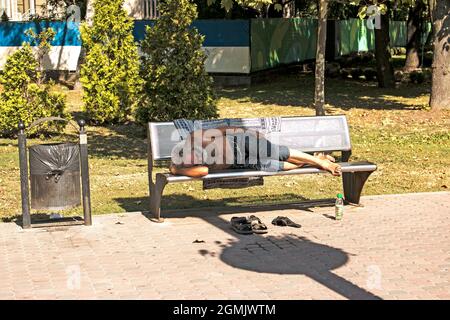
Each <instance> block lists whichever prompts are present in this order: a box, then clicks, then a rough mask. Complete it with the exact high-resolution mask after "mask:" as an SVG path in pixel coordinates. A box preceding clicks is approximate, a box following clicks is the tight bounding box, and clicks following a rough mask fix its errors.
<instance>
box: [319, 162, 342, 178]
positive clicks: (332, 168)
mask: <svg viewBox="0 0 450 320" xmlns="http://www.w3.org/2000/svg"><path fill="white" fill-rule="evenodd" d="M323 168H324V169H325V170H327V171H329V172H330V173H331V174H332V175H333V176H336V177H339V176H340V175H341V174H342V167H341V166H340V165H338V164H337V163H334V162H331V161H329V160H324V165H323Z"/></svg>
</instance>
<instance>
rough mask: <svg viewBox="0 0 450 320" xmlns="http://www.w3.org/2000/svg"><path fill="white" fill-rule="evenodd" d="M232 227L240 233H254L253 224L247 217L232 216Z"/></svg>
mask: <svg viewBox="0 0 450 320" xmlns="http://www.w3.org/2000/svg"><path fill="white" fill-rule="evenodd" d="M231 228H232V229H233V230H234V231H236V232H237V233H239V234H252V233H253V230H252V225H251V223H250V221H249V220H247V218H246V217H233V218H231Z"/></svg>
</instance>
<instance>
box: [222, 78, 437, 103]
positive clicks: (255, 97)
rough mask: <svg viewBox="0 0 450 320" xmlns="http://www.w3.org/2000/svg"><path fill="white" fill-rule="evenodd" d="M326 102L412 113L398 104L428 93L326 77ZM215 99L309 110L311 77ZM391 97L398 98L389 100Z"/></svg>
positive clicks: (225, 93) (416, 88)
mask: <svg viewBox="0 0 450 320" xmlns="http://www.w3.org/2000/svg"><path fill="white" fill-rule="evenodd" d="M325 91H326V101H327V103H328V104H330V105H333V106H335V107H339V108H342V109H344V110H350V109H369V110H371V109H386V110H415V109H421V108H422V107H423V106H422V105H421V104H417V105H409V104H406V103H402V102H401V100H402V99H405V98H418V97H420V96H422V95H425V94H428V93H429V92H430V88H429V86H428V85H426V84H425V85H413V84H404V83H399V84H398V87H397V88H390V89H389V88H378V85H377V83H376V82H375V81H363V80H351V79H348V80H344V79H336V78H327V80H326V88H325ZM218 94H219V96H221V97H223V98H227V99H231V100H235V101H237V102H238V103H239V104H243V105H245V104H248V103H249V102H252V103H260V104H264V105H274V106H293V107H306V108H311V109H313V102H314V77H313V75H312V74H306V73H303V74H296V75H289V74H287V75H284V76H283V77H282V78H278V79H277V81H276V83H274V82H273V81H272V82H266V83H261V84H255V85H252V86H250V87H245V88H224V89H220V90H218ZM392 97H395V98H398V99H393V98H392Z"/></svg>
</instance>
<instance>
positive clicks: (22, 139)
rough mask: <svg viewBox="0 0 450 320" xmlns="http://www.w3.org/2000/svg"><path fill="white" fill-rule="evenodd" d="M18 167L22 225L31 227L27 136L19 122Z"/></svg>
mask: <svg viewBox="0 0 450 320" xmlns="http://www.w3.org/2000/svg"><path fill="white" fill-rule="evenodd" d="M18 128H19V134H18V140H19V167H20V194H21V198H22V227H23V228H24V229H30V228H31V216H30V199H29V194H30V191H29V185H28V160H27V137H26V134H25V124H24V123H23V122H22V121H20V122H19V126H18Z"/></svg>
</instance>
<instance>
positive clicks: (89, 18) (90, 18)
mask: <svg viewBox="0 0 450 320" xmlns="http://www.w3.org/2000/svg"><path fill="white" fill-rule="evenodd" d="M94 1H95V0H87V1H86V24H87V25H88V26H92V24H93V22H94V6H93V4H94ZM85 60H86V49H85V48H84V46H83V44H81V51H80V56H79V57H78V63H77V72H76V81H75V86H74V87H75V89H81V82H80V73H81V66H82V65H83V64H84V62H85Z"/></svg>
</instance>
